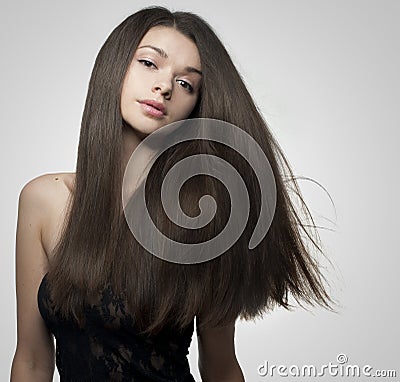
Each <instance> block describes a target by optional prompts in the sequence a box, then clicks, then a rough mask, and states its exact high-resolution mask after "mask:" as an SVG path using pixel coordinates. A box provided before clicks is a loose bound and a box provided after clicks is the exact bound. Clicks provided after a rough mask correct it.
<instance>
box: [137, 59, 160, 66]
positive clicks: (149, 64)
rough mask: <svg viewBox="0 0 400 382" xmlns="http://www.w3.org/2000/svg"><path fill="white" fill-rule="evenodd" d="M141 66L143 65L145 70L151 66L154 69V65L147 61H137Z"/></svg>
mask: <svg viewBox="0 0 400 382" xmlns="http://www.w3.org/2000/svg"><path fill="white" fill-rule="evenodd" d="M138 61H139V62H140V63H141V64H143V65H144V66H146V67H147V68H151V67H152V66H154V67H156V66H155V64H153V63H152V62H151V61H149V60H138Z"/></svg>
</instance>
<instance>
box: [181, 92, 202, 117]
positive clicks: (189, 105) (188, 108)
mask: <svg viewBox="0 0 400 382" xmlns="http://www.w3.org/2000/svg"><path fill="white" fill-rule="evenodd" d="M196 102H197V98H195V97H193V98H190V99H185V100H184V101H182V103H181V104H180V107H179V108H178V110H177V112H178V113H179V114H180V115H179V117H180V118H186V117H188V116H189V115H190V113H191V112H192V111H193V109H194V107H195V106H196Z"/></svg>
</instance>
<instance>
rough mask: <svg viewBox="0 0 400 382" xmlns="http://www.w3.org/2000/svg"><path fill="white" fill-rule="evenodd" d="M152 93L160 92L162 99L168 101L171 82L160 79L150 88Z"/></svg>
mask: <svg viewBox="0 0 400 382" xmlns="http://www.w3.org/2000/svg"><path fill="white" fill-rule="evenodd" d="M152 92H153V93H156V92H160V93H161V94H162V96H163V97H165V98H167V99H169V98H171V93H172V82H171V80H168V79H166V78H162V79H161V78H160V79H157V81H155V83H154V84H153V87H152Z"/></svg>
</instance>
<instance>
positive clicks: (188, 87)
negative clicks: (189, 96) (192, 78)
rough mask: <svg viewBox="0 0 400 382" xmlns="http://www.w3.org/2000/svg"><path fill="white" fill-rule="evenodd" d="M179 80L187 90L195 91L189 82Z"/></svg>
mask: <svg viewBox="0 0 400 382" xmlns="http://www.w3.org/2000/svg"><path fill="white" fill-rule="evenodd" d="M178 82H179V83H180V84H181V86H182V87H183V88H184V89H186V90H187V91H189V92H190V93H191V92H192V91H193V86H192V85H190V84H189V83H188V82H186V81H183V80H178Z"/></svg>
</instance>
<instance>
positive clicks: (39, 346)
mask: <svg viewBox="0 0 400 382" xmlns="http://www.w3.org/2000/svg"><path fill="white" fill-rule="evenodd" d="M43 177H44V176H42V177H38V178H35V179H33V180H31V181H30V182H29V183H27V184H26V185H25V186H24V188H23V189H22V191H21V193H20V196H19V203H18V222H17V233H16V255H15V256H16V295H17V347H16V351H15V354H14V358H13V362H12V366H11V376H10V378H11V379H10V380H11V382H25V381H26V382H28V381H29V382H35V381H40V382H45V381H52V379H53V373H54V342H53V337H52V335H51V333H49V331H48V330H47V327H46V325H45V323H44V321H43V319H42V316H41V315H40V313H39V308H38V304H37V291H38V288H39V284H40V282H41V280H42V277H43V276H44V274H45V273H46V268H47V264H48V260H47V256H46V253H45V251H44V249H43V245H42V240H41V228H42V223H43V221H44V220H43V219H44V216H45V214H46V213H48V211H49V210H48V208H46V200H47V199H46V189H47V188H46V187H45V184H46V183H45V182H44V179H43ZM47 185H48V183H47ZM50 191H51V190H50ZM47 192H49V191H47Z"/></svg>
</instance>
